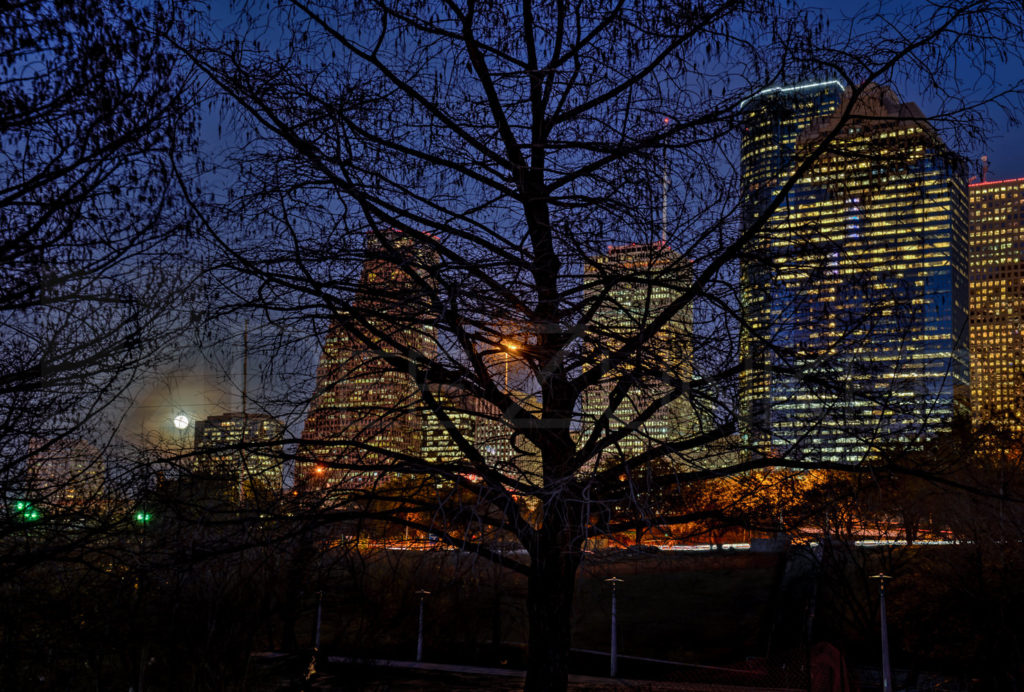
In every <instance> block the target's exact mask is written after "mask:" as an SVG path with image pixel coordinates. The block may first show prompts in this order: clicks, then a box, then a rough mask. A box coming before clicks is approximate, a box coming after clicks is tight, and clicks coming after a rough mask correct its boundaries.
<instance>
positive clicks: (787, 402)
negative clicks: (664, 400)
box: [741, 87, 968, 463]
mask: <svg viewBox="0 0 1024 692" xmlns="http://www.w3.org/2000/svg"><path fill="white" fill-rule="evenodd" d="M845 98H846V97H844V101H843V102H841V103H840V104H839V105H838V106H837V107H836V109H835V112H834V113H833V114H832V115H831V116H827V117H821V118H819V119H818V120H816V121H814V122H812V123H811V124H809V125H808V126H806V127H805V128H804V129H803V130H801V132H800V133H799V135H798V136H797V137H796V141H795V147H794V148H793V150H792V152H793V153H792V159H791V161H790V164H789V165H790V166H791V168H790V169H789V170H788V171H783V173H782V175H783V176H785V175H787V174H788V173H790V172H791V171H793V167H795V166H796V165H797V164H798V163H799V161H800V160H802V158H804V157H808V156H811V155H812V152H814V155H815V156H816V157H817V158H816V160H815V161H814V163H813V165H812V166H811V167H809V168H808V169H807V171H806V172H805V173H804V174H803V175H800V176H798V179H797V180H796V181H795V184H794V186H793V188H792V190H791V191H790V192H789V194H788V195H787V196H786V197H785V199H783V200H782V204H781V205H780V206H779V208H778V210H777V211H775V212H774V213H773V214H772V216H771V218H770V220H769V221H768V223H767V224H766V225H765V227H764V231H763V232H762V233H761V234H759V236H758V240H757V242H756V243H755V246H756V251H755V252H753V253H752V256H751V258H748V259H747V260H746V264H747V266H748V267H749V266H754V267H757V271H751V270H749V269H748V270H747V271H745V272H744V276H743V279H744V285H743V291H744V313H745V314H749V315H750V318H749V319H748V322H749V324H750V325H751V327H750V331H749V336H748V340H749V341H751V342H754V343H757V344H759V345H760V346H761V350H760V352H759V353H758V354H756V355H758V356H759V357H757V358H751V362H752V364H753V366H754V367H752V368H750V370H752V371H753V372H754V373H755V376H750V375H747V376H746V380H745V382H744V383H742V384H743V385H745V387H744V389H743V390H742V392H741V398H745V399H747V400H749V401H750V404H749V407H750V409H749V410H751V411H754V412H757V413H759V414H760V418H756V417H754V418H751V419H749V420H750V424H749V430H750V431H751V433H752V434H751V437H752V442H753V443H755V444H758V445H759V449H760V451H762V452H763V453H766V454H774V455H779V456H783V455H784V456H786V457H788V458H794V457H797V458H801V459H803V460H806V461H811V462H815V461H819V462H838V463H856V462H859V461H860V460H861V459H863V458H864V457H865V455H869V454H871V453H872V452H873V451H874V450H877V449H879V448H881V447H884V446H886V445H889V444H892V443H895V442H907V441H913V440H916V439H920V438H921V437H927V436H929V435H931V434H933V433H934V432H936V431H937V430H940V429H942V428H943V427H947V426H948V424H949V421H950V419H951V418H952V416H953V414H954V410H955V407H956V406H957V403H956V402H957V399H958V397H959V395H960V393H961V391H963V390H965V389H966V385H967V382H968V354H967V343H968V342H967V339H968V332H967V204H966V186H965V181H964V176H963V172H962V167H961V164H960V162H959V159H958V158H957V157H955V156H954V155H952V154H951V153H950V152H949V151H948V149H946V147H945V146H944V145H943V144H942V142H941V140H940V139H939V138H938V136H937V134H936V133H935V132H934V130H933V129H932V128H931V127H930V126H929V125H928V124H927V122H926V120H925V119H924V117H923V115H922V114H921V113H920V111H919V110H918V109H917V108H916V107H915V106H913V105H912V104H901V103H899V102H898V101H896V99H895V98H894V97H893V95H892V94H891V93H890V92H888V91H886V90H884V89H880V88H877V87H876V88H873V89H869V90H868V91H867V93H866V94H865V95H863V96H862V97H861V100H860V101H859V102H858V103H857V104H854V106H853V107H852V108H851V107H849V105H848V102H847V101H846V100H845ZM847 111H849V117H847V118H845V119H842V120H841V119H840V113H845V112H847ZM753 112H754V113H755V114H760V115H761V116H762V117H769V118H770V117H771V114H770V111H769V110H768V109H761V110H757V109H756V108H755V109H753ZM744 134H745V135H746V133H744ZM833 134H835V135H836V136H834V137H833V136H832V135H833ZM746 182H750V183H756V181H746ZM775 187H776V188H777V187H778V185H776V186H775ZM765 203H766V202H765V201H764V199H763V198H759V197H758V195H757V190H755V191H754V192H752V193H751V194H750V195H749V196H748V197H747V199H746V211H747V214H748V217H750V218H753V217H755V216H756V214H757V212H758V211H759V209H763V208H764V207H763V206H762V205H764V204H765ZM748 298H752V299H753V300H748ZM748 352H751V353H752V352H753V350H752V349H750V350H748ZM756 435H759V437H755V436H756Z"/></svg>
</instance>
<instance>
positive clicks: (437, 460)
mask: <svg viewBox="0 0 1024 692" xmlns="http://www.w3.org/2000/svg"><path fill="white" fill-rule="evenodd" d="M510 394H511V396H512V397H513V398H514V399H515V400H516V402H517V403H518V405H519V406H520V407H522V408H523V409H524V410H526V411H527V412H530V413H537V411H538V410H539V408H540V405H539V403H538V402H537V400H536V399H535V398H534V397H532V396H529V395H527V394H523V393H522V392H516V391H510ZM434 397H435V401H436V402H437V405H438V407H439V408H440V410H441V412H442V413H443V415H444V416H445V417H446V418H447V421H445V420H443V419H442V416H441V414H440V413H435V412H434V411H427V412H426V413H425V415H424V419H423V447H422V450H421V456H422V458H423V460H424V461H426V462H428V463H432V464H446V463H448V464H455V465H459V464H461V463H462V462H464V461H465V460H467V459H468V458H469V456H468V455H467V454H466V453H465V450H463V449H462V448H460V447H459V445H458V443H457V441H456V438H455V436H454V435H453V434H452V432H451V431H450V427H449V426H451V427H454V428H455V429H456V430H458V433H459V434H460V435H461V436H462V437H463V438H464V439H465V440H466V441H467V442H468V443H469V444H470V445H472V446H473V448H474V450H475V451H476V452H479V454H480V455H481V457H482V458H483V461H484V463H486V464H487V465H488V466H489V467H490V468H493V469H495V470H497V471H499V472H500V473H502V474H504V475H505V476H508V477H510V478H513V479H515V480H517V481H520V482H527V483H539V480H540V454H539V451H538V450H537V448H536V447H535V446H534V445H533V444H532V443H531V442H530V441H529V440H527V439H525V438H522V437H517V436H516V435H514V434H513V431H512V429H511V428H510V427H509V424H508V423H507V422H506V420H505V417H504V416H503V415H501V413H502V412H500V411H499V410H498V409H497V407H495V406H494V405H493V404H491V403H489V402H487V401H483V400H481V399H479V398H478V397H474V396H472V395H470V394H468V393H466V392H460V391H459V390H457V389H455V388H451V387H446V388H435V393H434Z"/></svg>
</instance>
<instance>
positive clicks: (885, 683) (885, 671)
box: [871, 573, 892, 692]
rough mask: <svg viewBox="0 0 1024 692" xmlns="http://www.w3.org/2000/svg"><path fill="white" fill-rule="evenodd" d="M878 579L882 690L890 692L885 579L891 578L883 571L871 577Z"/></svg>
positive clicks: (890, 677) (890, 676) (890, 679)
mask: <svg viewBox="0 0 1024 692" xmlns="http://www.w3.org/2000/svg"><path fill="white" fill-rule="evenodd" d="M871 578H872V579H877V580H878V595H879V599H878V609H879V612H880V614H881V619H882V692H892V669H891V668H890V667H889V626H888V623H887V622H886V619H885V580H886V579H892V577H891V576H889V575H888V574H885V573H879V574H876V575H874V576H873V577H871Z"/></svg>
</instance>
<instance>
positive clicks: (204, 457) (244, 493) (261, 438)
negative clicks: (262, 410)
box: [195, 413, 284, 500]
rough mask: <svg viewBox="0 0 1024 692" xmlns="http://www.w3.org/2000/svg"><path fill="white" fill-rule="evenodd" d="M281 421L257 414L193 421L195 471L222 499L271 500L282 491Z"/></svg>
mask: <svg viewBox="0 0 1024 692" xmlns="http://www.w3.org/2000/svg"><path fill="white" fill-rule="evenodd" d="M283 437H284V423H282V422H281V421H279V420H277V419H276V418H273V417H271V416H268V415H266V414H259V413H225V414H222V415H219V416H210V417H209V418H206V419H204V420H197V421H196V431H195V460H196V461H195V463H196V470H197V471H198V472H199V473H200V474H202V475H203V476H205V477H206V478H207V479H208V480H211V481H212V482H214V483H215V484H217V486H218V489H219V494H221V495H223V496H224V498H225V499H228V500H235V499H255V500H261V499H263V500H267V499H271V498H273V497H275V496H277V495H279V494H280V492H281V480H282V468H283V466H284V455H283V448H282V444H281V440H282V438H283Z"/></svg>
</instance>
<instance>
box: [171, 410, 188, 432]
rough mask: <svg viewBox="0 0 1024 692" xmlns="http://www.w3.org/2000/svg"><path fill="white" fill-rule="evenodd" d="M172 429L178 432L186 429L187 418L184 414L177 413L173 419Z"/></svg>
mask: <svg viewBox="0 0 1024 692" xmlns="http://www.w3.org/2000/svg"><path fill="white" fill-rule="evenodd" d="M174 427H176V428H177V429H178V430H184V429H185V428H187V427H188V416H186V415H185V414H184V413H179V414H178V415H176V416H175V417H174Z"/></svg>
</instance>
